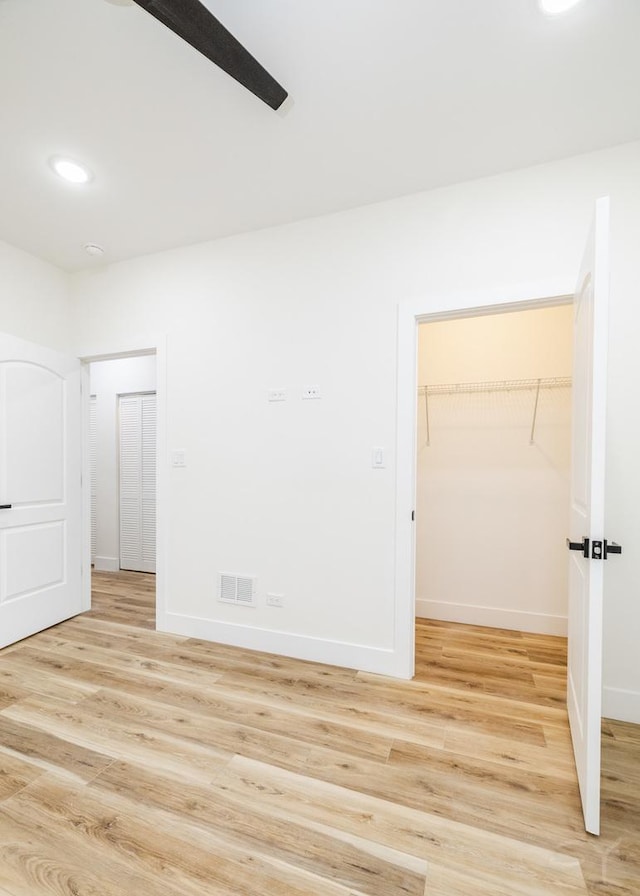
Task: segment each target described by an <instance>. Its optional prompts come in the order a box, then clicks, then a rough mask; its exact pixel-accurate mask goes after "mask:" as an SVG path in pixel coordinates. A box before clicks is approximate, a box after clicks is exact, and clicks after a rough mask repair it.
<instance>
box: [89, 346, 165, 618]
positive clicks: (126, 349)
mask: <svg viewBox="0 0 640 896" xmlns="http://www.w3.org/2000/svg"><path fill="white" fill-rule="evenodd" d="M78 355H79V357H80V360H81V361H82V480H83V482H85V483H88V482H89V481H90V473H89V392H90V389H89V365H90V364H91V363H92V362H93V361H112V360H117V359H119V358H135V357H139V356H141V355H155V358H156V389H155V392H156V409H157V410H156V412H157V422H156V426H157V430H156V630H158V631H162V630H164V628H165V618H166V614H167V588H168V585H167V569H168V565H167V558H168V538H169V526H168V513H167V509H168V501H167V497H168V491H167V488H168V481H167V464H166V460H167V457H168V452H167V337H166V336H165V335H164V334H161V335H152V336H148V337H141V338H139V339H135V340H132V341H131V342H130V343H126V344H118V345H114V344H113V343H111V344H109V343H107V344H106V345H92V346H90V347H89V349H88V350H87V351H82V352H78ZM90 492H91V490H90V489H89V488H84V489H83V498H82V501H83V506H82V523H83V525H82V533H83V535H82V605H83V609H84V610H89V609H90V608H91V493H90Z"/></svg>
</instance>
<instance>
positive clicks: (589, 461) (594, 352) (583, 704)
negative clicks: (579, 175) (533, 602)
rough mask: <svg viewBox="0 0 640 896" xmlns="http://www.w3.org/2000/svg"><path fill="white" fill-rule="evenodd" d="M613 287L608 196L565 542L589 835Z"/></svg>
mask: <svg viewBox="0 0 640 896" xmlns="http://www.w3.org/2000/svg"><path fill="white" fill-rule="evenodd" d="M608 290H609V199H608V198H605V199H599V200H598V202H597V204H596V216H595V222H594V225H593V228H592V230H591V233H590V236H589V240H588V243H587V247H586V250H585V255H584V259H583V262H582V268H581V271H580V277H579V279H578V286H577V289H576V294H575V300H574V358H573V434H572V442H573V448H572V468H571V509H570V536H571V539H570V540H569V539H567V543H568V546H569V548H570V549H571V551H572V553H571V555H570V562H569V630H568V636H569V658H568V682H567V685H568V687H567V703H568V710H569V722H570V725H571V738H572V741H573V750H574V754H575V760H576V769H577V772H578V781H579V784H580V796H581V799H582V809H583V812H584V821H585V827H586V829H587V831H589V832H590V833H592V834H599V833H600V725H601V718H600V717H601V712H602V588H603V561H604V560H605V559H606V556H607V542H606V541H604V472H605V469H604V463H605V416H606V398H607V396H606V388H607V380H606V377H607V305H608ZM617 547H618V546H616V545H614V546H613V550H615V549H616V548H617ZM611 550H612V547H611V546H609V552H611ZM618 551H619V548H618Z"/></svg>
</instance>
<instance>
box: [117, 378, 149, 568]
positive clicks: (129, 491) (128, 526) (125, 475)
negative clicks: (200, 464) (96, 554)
mask: <svg viewBox="0 0 640 896" xmlns="http://www.w3.org/2000/svg"><path fill="white" fill-rule="evenodd" d="M118 416H119V424H120V568H121V569H130V570H134V571H137V572H155V570H156V395H155V392H154V393H144V394H137V395H121V396H120V401H119V414H118Z"/></svg>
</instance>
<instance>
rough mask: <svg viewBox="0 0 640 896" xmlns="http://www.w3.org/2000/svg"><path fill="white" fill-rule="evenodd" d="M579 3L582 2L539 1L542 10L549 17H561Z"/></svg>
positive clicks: (563, 0) (578, 0) (569, 0)
mask: <svg viewBox="0 0 640 896" xmlns="http://www.w3.org/2000/svg"><path fill="white" fill-rule="evenodd" d="M579 2H580V0H538V3H539V4H540V9H541V10H542V12H543V13H544V14H545V15H547V16H559V15H560V13H563V12H567V11H568V10H570V9H571V7H572V6H577V5H578V3H579Z"/></svg>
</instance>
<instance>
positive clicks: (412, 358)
mask: <svg viewBox="0 0 640 896" xmlns="http://www.w3.org/2000/svg"><path fill="white" fill-rule="evenodd" d="M574 286H575V284H574V283H573V282H571V281H569V280H564V279H559V280H555V281H553V280H547V281H542V282H531V283H517V284H514V285H511V286H501V287H496V288H495V289H485V290H477V291H475V290H474V291H473V292H465V293H456V294H453V295H450V296H448V297H446V298H445V297H442V296H437V295H434V296H422V297H418V298H412V299H409V300H407V301H405V302H401V303H399V304H398V354H397V359H398V362H397V363H398V368H397V398H396V408H397V420H396V519H395V528H396V547H395V623H394V631H395V634H394V654H395V657H396V674H397V675H398V676H399V677H400V678H406V679H410V678H413V676H414V674H415V613H416V605H415V522H414V521H413V520H412V514H413V513H414V511H415V507H416V463H417V458H416V439H417V435H416V433H417V401H416V389H417V383H418V378H417V354H418V324H421V323H428V322H432V321H436V320H447V319H451V318H456V317H478V316H480V315H486V314H500V313H503V312H507V311H526V310H533V309H535V308H545V307H550V306H553V305H561V304H568V303H569V302H572V301H573V293H574Z"/></svg>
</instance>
